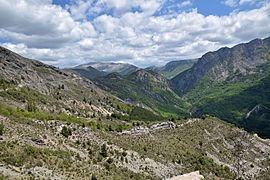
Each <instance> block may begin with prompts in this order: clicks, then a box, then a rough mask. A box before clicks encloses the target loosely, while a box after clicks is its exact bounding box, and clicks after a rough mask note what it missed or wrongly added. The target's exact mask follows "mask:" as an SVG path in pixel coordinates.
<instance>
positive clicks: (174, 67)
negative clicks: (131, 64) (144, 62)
mask: <svg viewBox="0 0 270 180" xmlns="http://www.w3.org/2000/svg"><path fill="white" fill-rule="evenodd" d="M197 60H198V59H188V60H179V61H171V62H168V63H167V64H166V65H165V66H162V67H149V68H147V69H149V70H153V71H155V72H157V73H160V74H162V75H163V76H165V77H166V78H168V79H172V78H174V77H175V76H177V75H178V74H180V73H181V72H184V71H185V70H187V69H189V68H191V67H192V65H193V64H195V63H196V62H197Z"/></svg>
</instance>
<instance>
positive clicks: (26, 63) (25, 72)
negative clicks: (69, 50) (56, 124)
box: [0, 47, 123, 117]
mask: <svg viewBox="0 0 270 180" xmlns="http://www.w3.org/2000/svg"><path fill="white" fill-rule="evenodd" d="M0 69H1V71H0V100H1V101H2V102H6V103H8V104H10V105H14V106H16V107H20V108H21V109H24V110H28V111H33V112H34V111H42V112H48V113H65V114H73V115H80V116H84V117H91V116H106V115H111V114H112V113H114V112H119V110H117V109H116V107H117V105H119V104H123V103H122V102H121V101H119V100H118V99H116V98H115V97H113V96H112V95H110V94H109V93H107V92H104V91H103V90H101V89H100V88H98V87H97V86H96V85H94V83H92V82H91V81H90V80H87V79H83V78H81V77H80V76H78V75H75V74H72V73H69V72H66V71H62V70H59V69H57V68H55V67H53V66H49V65H46V64H43V63H41V62H39V61H35V60H30V59H27V58H24V57H22V56H20V55H18V54H15V53H13V52H11V51H9V50H7V49H5V48H2V47H0Z"/></svg>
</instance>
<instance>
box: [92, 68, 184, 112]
mask: <svg viewBox="0 0 270 180" xmlns="http://www.w3.org/2000/svg"><path fill="white" fill-rule="evenodd" d="M95 82H96V83H97V85H99V86H100V87H102V88H103V89H104V90H107V91H110V92H112V93H113V94H115V95H117V96H118V97H120V98H121V99H122V100H124V101H125V102H128V103H130V104H135V105H138V106H141V107H143V108H146V109H152V110H153V111H155V112H156V113H158V114H162V115H170V114H174V115H177V114H178V115H180V114H186V112H185V109H187V107H188V104H187V103H186V102H185V101H183V100H182V99H181V98H180V97H179V96H177V95H176V94H175V93H174V92H173V91H172V90H171V88H170V86H169V82H168V80H167V79H166V78H165V77H163V76H161V75H159V74H158V73H155V72H153V71H147V70H138V71H136V72H134V73H132V74H131V75H129V76H121V75H119V74H116V73H114V74H109V75H108V76H105V77H100V78H97V79H95Z"/></svg>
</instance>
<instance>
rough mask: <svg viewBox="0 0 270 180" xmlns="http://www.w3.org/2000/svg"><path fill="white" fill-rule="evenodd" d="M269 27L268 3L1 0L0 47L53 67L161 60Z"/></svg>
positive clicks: (252, 35) (243, 0)
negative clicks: (93, 62) (94, 62)
mask: <svg viewBox="0 0 270 180" xmlns="http://www.w3.org/2000/svg"><path fill="white" fill-rule="evenodd" d="M14 8H15V9H16V11H14ZM269 29H270V2H269V0H220V1H219V0H208V1H206V0H204V1H203V0H13V1H12V2H11V1H6V0H0V45H2V46H5V47H7V48H9V49H11V50H13V51H15V52H18V53H20V54H22V55H24V56H27V57H30V58H34V59H39V60H42V61H43V62H45V63H48V64H52V65H56V66H60V67H70V66H75V65H78V64H82V63H87V62H91V61H99V62H100V61H108V62H126V63H131V64H135V65H137V66H141V67H146V66H150V65H162V64H165V63H167V62H169V61H173V60H181V59H188V58H197V57H200V56H201V55H203V54H204V53H206V52H208V51H213V50H217V49H218V48H221V47H223V46H228V47H231V46H233V45H235V44H238V43H242V42H247V41H250V40H252V39H255V38H265V37H268V36H270V30H269Z"/></svg>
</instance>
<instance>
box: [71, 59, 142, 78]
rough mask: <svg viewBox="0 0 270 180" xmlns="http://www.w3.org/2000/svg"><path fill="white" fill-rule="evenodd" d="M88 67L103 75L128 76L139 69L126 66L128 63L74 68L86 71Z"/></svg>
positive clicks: (91, 64) (90, 64)
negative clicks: (116, 74)
mask: <svg viewBox="0 0 270 180" xmlns="http://www.w3.org/2000/svg"><path fill="white" fill-rule="evenodd" d="M88 67H93V68H95V69H97V70H98V71H101V72H103V73H106V74H109V73H119V74H121V75H129V74H131V73H133V72H135V71H137V70H138V69H139V68H138V67H136V66H134V65H131V64H128V63H106V62H101V63H99V62H91V63H87V64H82V65H79V66H76V67H75V69H86V70H87V68H88Z"/></svg>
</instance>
